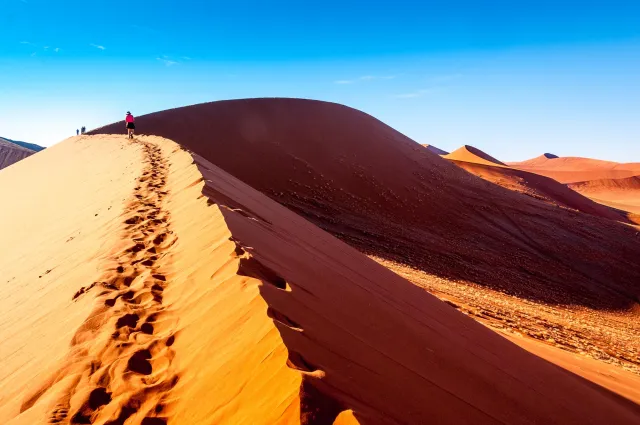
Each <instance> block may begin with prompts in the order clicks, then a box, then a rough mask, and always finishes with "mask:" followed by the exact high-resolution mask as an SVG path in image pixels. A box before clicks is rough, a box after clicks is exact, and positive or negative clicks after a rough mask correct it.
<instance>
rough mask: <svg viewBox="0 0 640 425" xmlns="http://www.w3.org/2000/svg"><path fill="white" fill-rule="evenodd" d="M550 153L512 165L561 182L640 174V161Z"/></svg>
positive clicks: (621, 177) (511, 164) (619, 177)
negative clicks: (550, 154)
mask: <svg viewBox="0 0 640 425" xmlns="http://www.w3.org/2000/svg"><path fill="white" fill-rule="evenodd" d="M547 155H548V154H545V155H542V156H539V157H537V158H533V159H530V160H528V161H523V162H513V163H509V165H510V166H512V167H514V168H518V169H521V170H526V171H530V172H532V173H536V174H540V175H544V176H547V177H551V178H552V179H555V180H557V181H559V182H560V183H577V182H581V181H587V180H601V179H624V178H627V177H632V176H636V175H640V163H627V164H622V163H618V162H611V161H601V160H599V159H590V158H579V157H564V158H558V157H555V158H553V157H549V156H547Z"/></svg>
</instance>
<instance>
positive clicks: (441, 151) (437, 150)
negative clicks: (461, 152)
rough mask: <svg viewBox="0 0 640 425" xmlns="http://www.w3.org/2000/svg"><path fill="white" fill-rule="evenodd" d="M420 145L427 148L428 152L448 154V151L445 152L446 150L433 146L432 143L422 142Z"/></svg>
mask: <svg viewBox="0 0 640 425" xmlns="http://www.w3.org/2000/svg"><path fill="white" fill-rule="evenodd" d="M422 146H424V147H425V148H427V150H428V151H429V152H433V153H435V154H436V155H448V154H449V152H447V151H443V150H442V149H440V148H437V147H435V146H433V145H426V144H423V145H422Z"/></svg>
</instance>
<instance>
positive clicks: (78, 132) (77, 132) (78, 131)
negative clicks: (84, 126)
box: [76, 128, 80, 136]
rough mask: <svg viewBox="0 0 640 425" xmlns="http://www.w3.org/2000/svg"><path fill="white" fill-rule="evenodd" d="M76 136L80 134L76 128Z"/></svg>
mask: <svg viewBox="0 0 640 425" xmlns="http://www.w3.org/2000/svg"><path fill="white" fill-rule="evenodd" d="M78 134H80V130H78V129H77V128H76V136H77V135H78Z"/></svg>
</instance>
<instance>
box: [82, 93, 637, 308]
mask: <svg viewBox="0 0 640 425" xmlns="http://www.w3.org/2000/svg"><path fill="white" fill-rule="evenodd" d="M136 123H137V125H138V128H139V129H140V131H141V132H143V133H149V134H154V135H158V136H162V137H165V138H168V139H172V140H174V141H176V142H177V143H179V144H181V145H182V146H183V147H184V148H185V149H188V150H190V151H192V152H194V153H197V154H198V155H201V156H202V157H204V158H205V159H207V160H209V161H211V162H212V163H214V164H215V165H217V166H219V167H220V168H222V169H223V170H225V171H227V172H229V173H230V174H232V175H233V176H235V177H237V178H239V179H240V180H242V181H244V182H245V183H247V184H249V185H250V186H252V187H254V188H255V189H258V190H259V191H261V192H263V193H265V194H266V195H268V196H269V197H271V198H272V199H274V200H276V201H278V202H279V203H281V204H282V205H285V206H286V207H288V208H290V209H292V210H293V211H295V212H296V213H298V214H300V215H302V216H303V217H305V218H307V219H308V220H310V221H311V222H313V223H314V224H316V225H318V226H319V227H321V228H323V229H325V230H327V231H328V232H330V233H332V234H333V235H335V236H337V237H338V238H340V239H342V240H344V241H346V242H347V243H349V244H350V245H352V246H354V247H356V248H357V249H358V250H360V251H361V252H365V253H367V254H373V255H376V256H379V257H381V258H384V259H388V260H393V261H397V262H400V263H403V264H407V265H409V266H411V267H415V268H418V269H420V270H423V271H425V272H428V273H431V274H435V275H438V276H441V277H445V278H448V279H460V280H468V281H471V282H475V283H477V284H480V285H484V286H486V287H489V288H493V289H496V290H500V291H503V292H506V293H509V294H512V295H516V296H519V297H523V298H527V299H530V300H534V301H542V302H546V303H554V304H556V303H557V304H571V305H576V304H578V305H584V306H588V307H591V308H596V309H626V308H629V307H630V306H631V305H632V304H634V303H636V302H638V300H639V295H640V288H639V285H638V277H640V262H638V261H637V259H638V258H640V238H639V237H637V236H636V233H637V230H636V229H634V228H632V227H630V226H627V225H624V224H621V223H619V222H616V221H613V220H607V219H602V218H598V217H592V216H589V215H586V214H582V213H578V212H575V211H572V210H567V209H563V208H560V207H554V206H551V205H547V204H545V203H543V202H541V201H538V200H536V199H532V198H530V197H527V196H524V195H522V194H519V193H514V192H512V191H509V190H507V189H504V188H501V187H499V186H497V185H495V184H492V183H489V182H486V181H484V180H482V179H480V178H478V177H476V176H473V175H471V174H470V173H468V172H466V171H464V170H461V169H459V168H458V167H457V166H455V165H454V164H451V163H449V162H448V161H446V160H444V159H442V158H440V157H439V156H437V155H435V154H433V153H431V152H429V151H428V150H427V149H424V148H423V147H422V146H420V145H418V144H417V143H415V142H414V141H412V140H410V139H409V138H407V137H405V136H404V135H402V134H400V133H398V132H397V131H395V130H394V129H392V128H390V127H388V126H386V125H385V124H383V123H382V122H380V121H378V120H376V119H375V118H373V117H371V116H369V115H366V114H364V113H362V112H359V111H356V110H354V109H351V108H348V107H345V106H341V105H337V104H331V103H325V102H319V101H310V100H300V99H248V100H234V101H223V102H214V103H207V104H202V105H194V106H189V107H184V108H178V109H173V110H168V111H163V112H157V113H153V114H149V115H145V116H141V117H139V118H137V121H136ZM123 128H124V126H123V124H122V123H116V124H112V125H109V126H106V127H103V128H100V129H98V130H94V131H93V132H92V133H93V134H96V133H121V132H122V129H123Z"/></svg>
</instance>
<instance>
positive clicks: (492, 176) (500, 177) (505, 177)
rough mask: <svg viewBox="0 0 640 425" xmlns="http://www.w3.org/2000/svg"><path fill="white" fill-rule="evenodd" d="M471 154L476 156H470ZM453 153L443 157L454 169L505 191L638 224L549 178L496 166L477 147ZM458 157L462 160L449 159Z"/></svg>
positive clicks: (466, 147) (638, 221)
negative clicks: (452, 164) (456, 167)
mask: <svg viewBox="0 0 640 425" xmlns="http://www.w3.org/2000/svg"><path fill="white" fill-rule="evenodd" d="M472 151H473V152H476V153H477V154H472V153H471V152H472ZM456 152H459V153H460V154H456V155H453V154H452V155H449V156H445V158H447V159H449V160H450V161H451V162H452V163H454V164H456V165H457V166H458V167H460V168H462V169H464V170H466V171H468V172H470V173H472V174H474V175H476V176H478V177H480V178H482V179H484V180H486V181H489V182H491V183H494V184H497V185H499V186H502V187H504V188H506V189H509V190H512V191H514V192H518V193H522V194H524V195H527V196H530V197H532V198H534V199H538V200H541V201H543V202H546V203H548V204H550V205H554V206H560V207H563V208H568V209H572V210H576V211H580V212H583V213H586V214H590V215H594V216H597V217H602V218H607V219H610V220H617V221H621V222H624V223H631V224H640V220H637V219H636V218H635V217H634V216H632V215H630V214H627V213H626V212H623V211H618V210H617V209H613V208H610V207H607V206H605V205H601V204H600V203H598V202H596V201H594V200H592V199H589V198H588V197H586V196H583V195H581V194H580V193H577V192H576V191H574V190H572V189H570V188H569V187H567V186H566V185H564V184H562V183H559V182H557V181H555V180H553V179H551V178H549V177H545V176H542V175H538V174H535V173H531V172H528V171H523V170H519V169H515V168H511V167H507V166H499V164H496V163H495V162H491V161H487V160H486V159H484V158H492V157H491V156H489V155H488V154H486V153H484V152H482V151H480V150H479V149H477V148H473V147H470V146H465V147H463V148H460V149H459V150H458V151H456ZM547 155H548V154H547ZM458 157H459V158H464V159H463V160H456V159H452V158H458ZM495 161H497V160H495ZM498 162H499V161H498ZM500 164H502V163H500Z"/></svg>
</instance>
